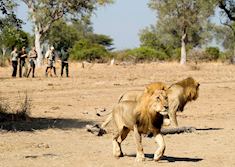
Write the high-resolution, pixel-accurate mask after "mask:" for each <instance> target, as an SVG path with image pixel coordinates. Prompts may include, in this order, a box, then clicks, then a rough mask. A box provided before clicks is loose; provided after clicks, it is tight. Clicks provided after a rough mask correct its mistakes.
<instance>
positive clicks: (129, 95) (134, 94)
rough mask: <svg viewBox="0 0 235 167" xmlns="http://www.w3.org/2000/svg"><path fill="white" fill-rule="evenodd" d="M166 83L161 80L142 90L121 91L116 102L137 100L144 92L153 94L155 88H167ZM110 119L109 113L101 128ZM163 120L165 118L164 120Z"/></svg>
mask: <svg viewBox="0 0 235 167" xmlns="http://www.w3.org/2000/svg"><path fill="white" fill-rule="evenodd" d="M167 88H168V87H167V85H166V84H165V83H163V82H155V83H152V84H149V85H147V86H146V87H145V89H144V90H129V91H127V92H125V93H123V94H122V95H121V96H120V97H119V98H118V103H120V102H122V101H135V102H137V101H139V100H140V98H141V97H142V95H143V94H144V93H149V94H153V93H154V91H155V90H167ZM111 120H112V114H110V115H109V116H108V117H107V118H106V120H105V121H104V122H103V124H102V125H101V128H102V129H104V128H105V127H106V126H107V125H108V124H109V123H110V121H111ZM164 121H165V120H164ZM168 122H169V121H165V122H164V125H166V126H168V125H169V123H168Z"/></svg>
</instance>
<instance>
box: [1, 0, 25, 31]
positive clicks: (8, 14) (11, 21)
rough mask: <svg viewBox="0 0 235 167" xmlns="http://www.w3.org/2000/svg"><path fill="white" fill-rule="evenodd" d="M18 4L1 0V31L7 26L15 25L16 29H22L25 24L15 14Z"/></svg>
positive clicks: (8, 0)
mask: <svg viewBox="0 0 235 167" xmlns="http://www.w3.org/2000/svg"><path fill="white" fill-rule="evenodd" d="M16 6H17V4H16V3H15V2H13V1H10V0H1V1H0V11H1V13H2V15H0V29H2V28H3V27H4V26H6V25H13V26H16V27H19V28H20V27H21V24H22V23H23V22H22V21H21V20H20V19H18V18H17V17H16V15H15V13H14V8H15V7H16Z"/></svg>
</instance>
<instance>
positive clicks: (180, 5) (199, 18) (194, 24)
mask: <svg viewBox="0 0 235 167" xmlns="http://www.w3.org/2000/svg"><path fill="white" fill-rule="evenodd" d="M213 2H214V0H208V1H204V0H181V1H177V0H168V1H164V0H150V2H149V6H150V8H152V9H153V10H156V12H157V16H158V21H157V28H159V29H161V30H160V31H162V32H164V33H165V34H166V33H167V34H170V35H171V36H175V37H180V39H179V41H180V42H181V60H180V64H185V63H186V45H187V44H189V43H191V44H193V46H197V45H200V42H201V41H202V40H201V37H202V34H203V33H205V31H204V26H205V24H206V23H207V21H208V18H209V16H211V15H212V14H213V13H214V8H215V5H214V3H213Z"/></svg>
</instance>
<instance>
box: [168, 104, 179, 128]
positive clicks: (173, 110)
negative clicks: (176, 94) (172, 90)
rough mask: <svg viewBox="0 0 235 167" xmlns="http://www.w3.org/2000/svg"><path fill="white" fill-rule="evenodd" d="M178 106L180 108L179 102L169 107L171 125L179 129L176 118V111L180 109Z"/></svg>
mask: <svg viewBox="0 0 235 167" xmlns="http://www.w3.org/2000/svg"><path fill="white" fill-rule="evenodd" d="M178 106H179V102H178V101H177V102H174V103H171V104H170V105H169V114H168V115H169V118H170V122H171V124H172V125H173V126H174V127H177V126H178V121H177V118H176V111H177V109H178Z"/></svg>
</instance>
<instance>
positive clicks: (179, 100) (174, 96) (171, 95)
mask: <svg viewBox="0 0 235 167" xmlns="http://www.w3.org/2000/svg"><path fill="white" fill-rule="evenodd" d="M199 86H200V84H199V83H198V82H197V81H195V80H194V79H193V78H192V77H188V78H186V79H184V80H182V81H179V82H177V83H175V84H172V85H171V86H170V87H169V88H168V90H167V96H168V101H169V113H168V115H169V118H170V121H171V122H172V123H173V125H174V126H178V121H177V119H176V112H177V111H181V112H182V111H183V110H184V107H185V105H186V104H187V103H188V102H189V101H192V100H196V99H197V98H198V95H199Z"/></svg>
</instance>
